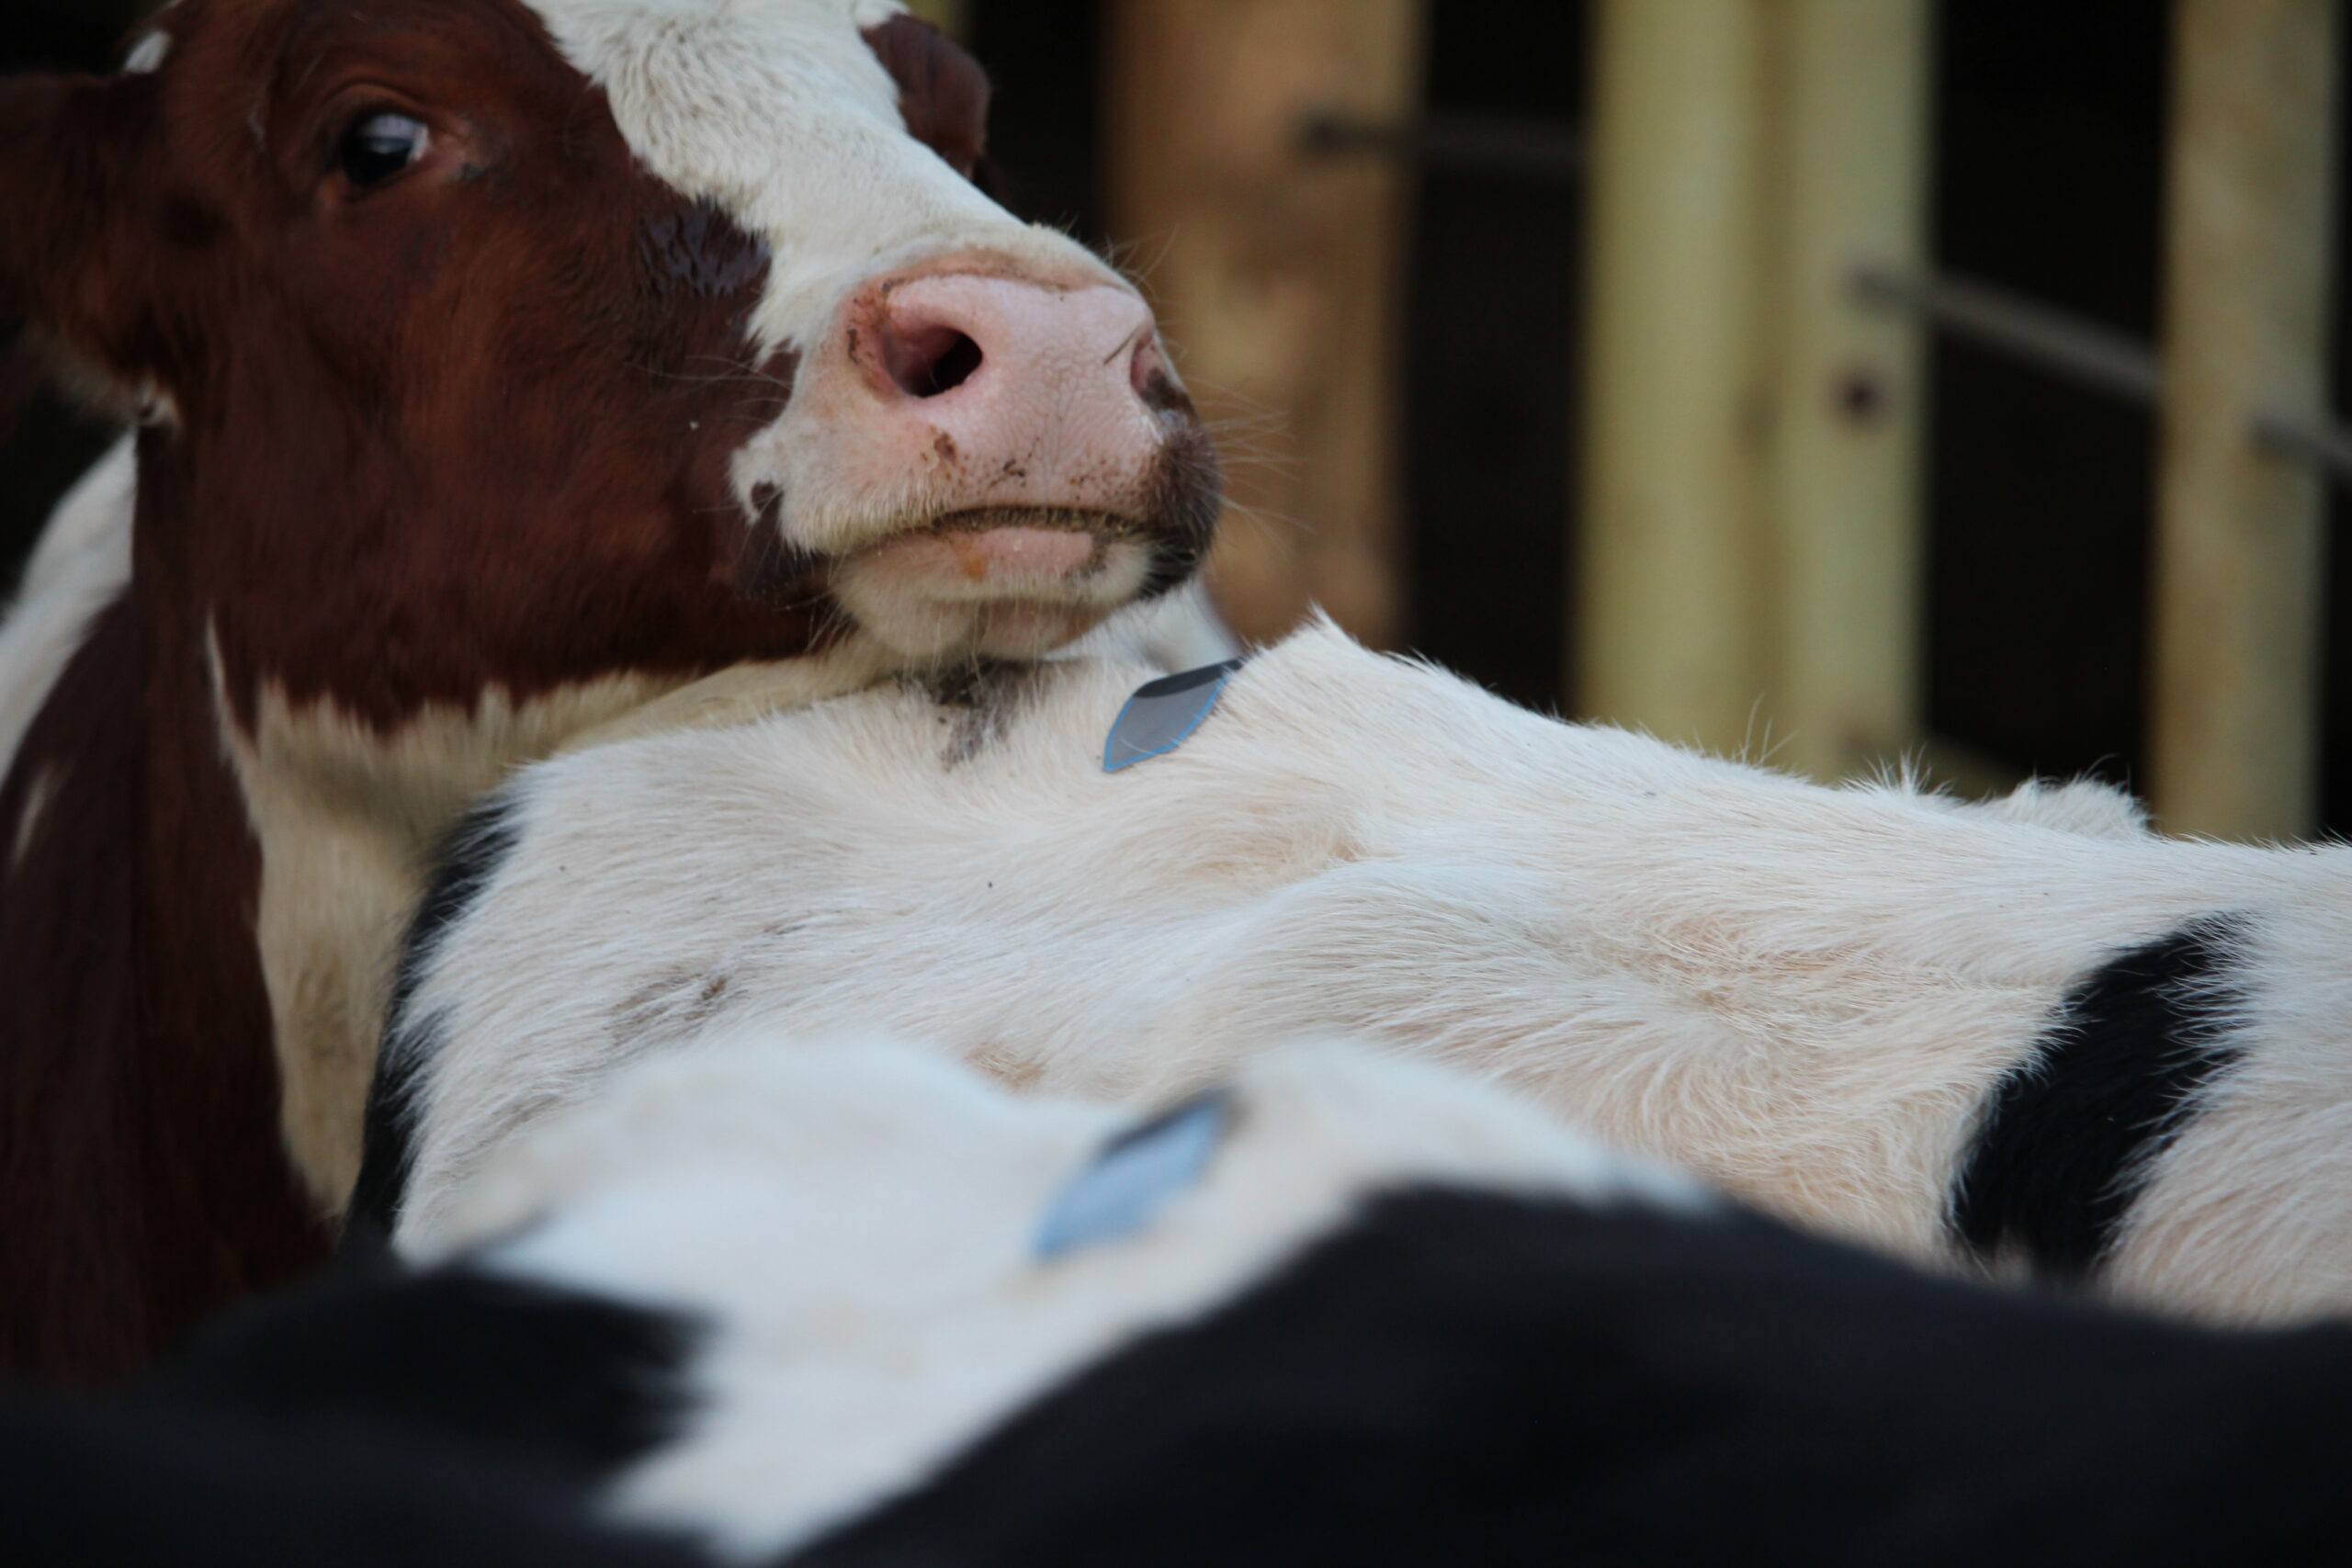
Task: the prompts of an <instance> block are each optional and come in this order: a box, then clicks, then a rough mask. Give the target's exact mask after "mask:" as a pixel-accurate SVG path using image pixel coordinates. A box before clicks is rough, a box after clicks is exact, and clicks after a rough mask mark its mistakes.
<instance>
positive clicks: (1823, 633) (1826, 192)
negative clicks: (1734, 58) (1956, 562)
mask: <svg viewBox="0 0 2352 1568" xmlns="http://www.w3.org/2000/svg"><path fill="white" fill-rule="evenodd" d="M1931 21H1932V17H1931V7H1930V5H1929V0H1768V12H1767V25H1768V26H1769V27H1770V28H1771V30H1772V37H1771V38H1770V60H1771V62H1772V70H1771V73H1770V85H1769V87H1768V96H1769V102H1768V106H1767V110H1766V112H1767V115H1768V118H1770V122H1771V125H1772V134H1771V135H1770V155H1771V159H1772V167H1771V177H1770V186H1769V191H1770V195H1769V197H1768V199H1767V201H1766V203H1765V214H1764V220H1765V228H1766V233H1767V236H1768V238H1767V246H1768V252H1769V254H1768V257H1767V265H1766V269H1765V270H1766V276H1768V278H1769V279H1770V288H1771V294H1772V297H1771V299H1770V301H1769V302H1768V303H1767V305H1766V307H1765V310H1766V316H1767V321H1766V328H1767V331H1768V333H1769V341H1770V360H1771V370H1770V382H1769V385H1770V395H1771V412H1770V420H1769V424H1768V440H1769V441H1770V454H1769V457H1768V474H1767V493H1766V506H1767V509H1768V517H1767V552H1768V556H1769V561H1768V570H1767V571H1766V574H1765V588H1766V594H1767V598H1766V605H1765V627H1764V630H1765V634H1766V636H1767V637H1768V638H1769V639H1770V647H1769V648H1768V649H1767V656H1766V673H1767V675H1768V677H1769V678H1770V682H1771V688H1770V698H1769V699H1768V702H1767V705H1766V706H1767V712H1768V716H1769V717H1770V727H1771V731H1772V739H1773V740H1774V742H1775V743H1776V747H1775V750H1773V753H1772V760H1773V761H1775V762H1776V763H1779V764H1781V765H1783V766H1786V767H1790V768H1793V769H1796V770H1798V771H1800V772H1804V773H1811V774H1813V775H1814V776H1815V777H1818V778H1825V779H1827V778H1838V777H1842V776H1849V775H1851V774H1855V773H1863V772H1866V771H1868V770H1870V769H1871V768H1873V767H1875V766H1879V765H1883V763H1884V762H1885V761H1888V760H1889V759H1891V758H1894V756H1896V755H1898V754H1899V753H1901V752H1903V751H1905V750H1906V749H1908V748H1910V747H1912V746H1913V745H1915V744H1916V743H1917V741H1918V739H1919V737H1920V733H1921V727H1920V714H1919V709H1920V702H1921V686H1922V680H1921V673H1920V668H1921V660H1920V621H1921V615H1920V608H1919V606H1920V597H1921V581H1920V571H1921V564H1920V540H1921V537H1922V531H1923V527H1924V519H1923V516H1922V512H1921V497H1922V491H1921V485H1920V470H1919V455H1920V449H1921V435H1922V431H1923V428H1924V425H1925V419H1926V386H1925V377H1924V373H1923V372H1924V363H1925V353H1924V341H1923V340H1924V329H1923V327H1922V325H1921V323H1920V321H1919V320H1918V318H1917V317H1916V316H1914V315H1911V314H1908V313H1897V312H1895V311H1891V310H1861V309H1859V308H1858V306H1857V300H1856V298H1855V293H1854V288H1853V276H1854V273H1855V270H1856V269H1857V267H1858V266H1862V265H1869V266H1873V267H1877V268H1881V269H1891V270H1893V271H1895V272H1897V273H1899V274H1901V275H1904V276H1917V275H1919V274H1921V273H1923V272H1924V271H1925V270H1926V268H1927V263H1928V241H1927V173H1928V138H1929V134H1930V126H1929V117H1928V88H1929V75H1930V73H1929V71H1928V57H1929V51H1930V47H1931V39H1930V24H1931Z"/></svg>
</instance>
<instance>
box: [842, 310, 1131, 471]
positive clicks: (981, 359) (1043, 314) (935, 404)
mask: <svg viewBox="0 0 2352 1568" xmlns="http://www.w3.org/2000/svg"><path fill="white" fill-rule="evenodd" d="M848 320H849V322H850V332H851V345H850V346H851V355H852V357H853V358H854V359H855V360H856V361H857V363H858V366H859V368H860V369H861V371H862V372H863V374H864V378H865V383H866V386H867V388H868V389H869V391H870V392H871V394H872V395H873V396H874V397H875V398H876V400H878V401H879V402H880V404H881V407H880V408H878V409H876V410H874V411H873V412H871V413H870V414H869V416H868V417H869V418H874V419H876V420H878V421H880V422H881V423H884V424H885V425H889V426H897V427H899V428H900V429H901V430H902V431H903V433H904V434H903V436H902V440H903V441H904V444H905V445H906V446H915V445H916V444H917V438H919V439H920V442H921V444H922V446H925V447H926V448H927V449H928V451H929V453H930V454H931V455H932V457H933V458H934V459H939V460H944V461H945V462H946V463H948V464H950V465H952V466H953V467H954V468H956V469H957V470H958V472H959V476H960V478H961V479H962V481H963V484H964V485H968V486H970V487H972V493H971V503H972V504H975V505H984V506H985V505H1003V506H1022V505H1028V506H1055V507H1067V506H1072V505H1081V506H1082V505H1084V504H1086V503H1087V502H1090V501H1091V500H1093V499H1094V498H1092V497H1091V496H1089V495H1088V494H1086V493H1085V492H1086V491H1089V490H1091V489H1092V488H1095V487H1096V486H1098V485H1100V484H1101V483H1102V482H1103V480H1104V479H1108V478H1109V477H1111V476H1112V475H1114V474H1116V475H1119V476H1121V477H1122V478H1125V477H1127V476H1129V475H1131V474H1133V473H1134V472H1135V471H1136V470H1138V469H1140V468H1143V467H1144V466H1145V465H1147V464H1148V462H1149V461H1150V460H1151V459H1152V458H1153V457H1156V456H1157V455H1158V452H1159V448H1160V446H1161V445H1162V444H1163V442H1164V441H1165V439H1166V436H1167V431H1166V429H1165V427H1164V426H1163V424H1162V423H1161V417H1160V412H1159V411H1161V410H1164V409H1166V408H1167V407H1168V406H1169V404H1170V400H1171V399H1172V398H1173V397H1174V396H1175V395H1176V394H1175V392H1174V387H1173V382H1172V380H1171V378H1170V376H1169V374H1168V368H1167V366H1166V364H1165V363H1164V362H1163V360H1162V359H1161V357H1160V353H1159V335H1158V333H1157V331H1156V324H1155V322H1154V321H1153V319H1152V314H1151V310H1150V308H1149V307H1148V306H1147V305H1146V304H1145V303H1144V302H1143V301H1142V300H1141V299H1137V298H1136V296H1135V295H1134V294H1132V293H1130V292H1129V291H1127V290H1126V289H1125V288H1116V287H1114V286H1112V285H1109V284H1097V285H1091V286H1088V287H1083V288H1053V287H1048V286H1046V285H1043V284H1038V283H1032V282H1027V281H1023V280H1022V279H1019V278H1014V277H1005V276H991V275H989V274H983V273H944V274H931V275H925V276H914V277H909V278H885V279H883V280H881V281H880V282H878V283H875V284H872V285H869V286H868V287H867V288H865V290H863V291H862V292H861V293H860V295H859V297H858V298H857V299H856V300H854V301H853V303H852V305H851V307H850V310H849V314H848ZM943 438H944V439H943ZM959 488H960V487H959Z"/></svg>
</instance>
